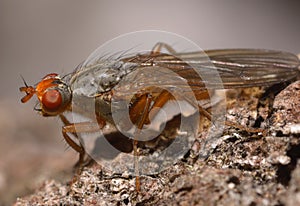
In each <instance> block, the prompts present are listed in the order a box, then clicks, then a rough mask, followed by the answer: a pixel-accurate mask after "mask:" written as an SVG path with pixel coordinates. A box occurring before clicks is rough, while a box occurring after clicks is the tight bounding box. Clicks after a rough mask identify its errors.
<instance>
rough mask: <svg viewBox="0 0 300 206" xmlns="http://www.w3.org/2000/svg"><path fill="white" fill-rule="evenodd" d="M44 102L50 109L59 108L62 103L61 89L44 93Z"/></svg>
mask: <svg viewBox="0 0 300 206" xmlns="http://www.w3.org/2000/svg"><path fill="white" fill-rule="evenodd" d="M42 104H43V106H44V107H46V108H47V109H49V110H52V111H53V110H57V109H59V107H60V106H61V104H62V97H61V94H60V92H59V91H57V90H55V89H53V90H48V91H46V92H45V93H44V94H43V98H42Z"/></svg>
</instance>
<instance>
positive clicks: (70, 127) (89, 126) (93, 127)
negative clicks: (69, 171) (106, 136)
mask: <svg viewBox="0 0 300 206" xmlns="http://www.w3.org/2000/svg"><path fill="white" fill-rule="evenodd" d="M59 117H60V119H61V121H62V122H63V123H64V126H63V127H62V134H63V137H64V139H65V141H66V142H67V143H68V145H69V146H70V147H71V148H72V149H74V150H75V151H76V152H78V153H79V160H78V163H76V165H79V167H81V166H82V165H83V163H84V156H85V154H86V152H85V149H84V147H83V145H82V144H81V142H80V141H79V137H78V133H82V132H96V131H98V130H99V129H102V128H103V127H104V126H105V121H104V120H102V119H101V121H98V122H97V123H95V122H79V123H71V122H70V121H69V120H68V119H67V118H66V117H65V116H64V115H59ZM68 133H72V134H73V135H74V137H75V138H76V139H77V140H78V143H77V142H76V141H74V140H73V139H72V138H71V137H70V136H69V134H68Z"/></svg>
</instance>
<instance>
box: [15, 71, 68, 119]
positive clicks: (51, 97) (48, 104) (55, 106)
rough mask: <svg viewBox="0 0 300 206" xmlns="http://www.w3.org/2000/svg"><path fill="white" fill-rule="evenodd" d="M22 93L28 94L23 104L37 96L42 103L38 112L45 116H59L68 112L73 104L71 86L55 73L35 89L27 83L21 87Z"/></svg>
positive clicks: (45, 78)
mask: <svg viewBox="0 0 300 206" xmlns="http://www.w3.org/2000/svg"><path fill="white" fill-rule="evenodd" d="M24 83H25V81H24ZM20 91H22V92H25V93H26V96H24V97H23V98H22V99H21V102H22V103H25V102H27V101H28V100H29V99H30V98H31V97H32V96H33V95H34V94H36V96H37V98H38V101H39V103H40V108H39V109H36V110H38V111H40V112H41V113H42V115H43V116H55V115H58V114H60V113H62V112H64V111H65V110H67V108H68V107H69V106H70V103H71V90H70V88H69V86H68V85H67V84H66V83H64V82H63V81H62V80H61V78H60V77H59V76H58V75H57V74H55V73H51V74H48V75H46V76H45V77H44V78H43V79H42V80H41V81H40V82H39V83H38V84H37V85H36V86H35V87H33V86H28V85H27V84H26V83H25V87H21V88H20Z"/></svg>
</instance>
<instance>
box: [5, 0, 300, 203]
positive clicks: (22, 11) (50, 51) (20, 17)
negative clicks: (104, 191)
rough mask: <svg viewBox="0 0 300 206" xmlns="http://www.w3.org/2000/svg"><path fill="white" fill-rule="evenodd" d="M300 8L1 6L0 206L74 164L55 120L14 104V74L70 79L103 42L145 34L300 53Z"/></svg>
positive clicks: (274, 4)
mask: <svg viewBox="0 0 300 206" xmlns="http://www.w3.org/2000/svg"><path fill="white" fill-rule="evenodd" d="M299 8H300V3H299V1H271V0H269V1H259V0H257V1H247V2H246V1H243V2H242V1H233V0H230V1H221V0H219V1H208V0H207V1H196V0H195V1H174V0H172V1H171V0H170V1H143V2H141V1H137V0H136V1H126V2H125V1H96V0H90V1H80V0H64V1H61V0H43V1H40V0H26V1H20V0H0V71H1V74H0V88H1V89H0V205H1V204H5V203H6V204H8V203H9V202H11V201H12V200H14V199H15V198H16V196H18V195H24V194H26V193H28V192H30V191H31V190H32V189H34V188H35V187H37V186H38V185H39V184H41V183H42V181H43V180H44V179H45V178H49V177H50V178H51V177H53V178H61V179H63V178H65V177H66V178H67V177H68V174H70V171H71V168H72V165H73V164H74V163H75V162H76V160H77V156H76V154H75V153H74V152H73V151H71V150H70V149H68V150H65V149H64V148H65V143H64V142H63V141H62V137H61V135H60V124H59V121H58V119H56V118H48V119H46V118H43V117H40V116H39V115H38V114H36V113H35V112H34V111H33V110H32V108H33V106H34V104H35V101H30V102H29V103H28V104H21V103H20V98H21V97H22V96H23V94H20V93H19V91H18V88H19V87H20V86H22V84H23V83H22V80H21V78H20V75H22V76H24V78H25V79H26V81H27V82H28V83H29V84H34V83H36V82H37V81H39V80H40V79H41V78H42V77H43V76H44V75H46V74H47V73H51V72H57V73H68V72H70V71H72V69H73V68H74V67H75V66H76V65H77V64H78V63H80V62H81V61H82V60H83V59H84V58H86V57H87V56H88V55H89V54H90V53H91V52H92V51H93V50H94V49H96V48H97V47H98V46H99V45H101V44H103V43H104V42H106V41H107V40H110V39H112V38H114V37H116V36H118V35H121V34H124V33H127V32H133V31H136V30H146V29H155V30H164V31H169V32H174V33H177V34H180V35H182V36H185V37H187V38H189V39H190V40H192V41H194V42H195V43H197V44H198V45H199V46H200V47H202V48H203V49H213V48H235V47H239V48H240V47H243V48H267V49H279V50H285V51H290V52H293V53H300V12H299ZM158 41H159V40H158ZM33 177H34V178H33Z"/></svg>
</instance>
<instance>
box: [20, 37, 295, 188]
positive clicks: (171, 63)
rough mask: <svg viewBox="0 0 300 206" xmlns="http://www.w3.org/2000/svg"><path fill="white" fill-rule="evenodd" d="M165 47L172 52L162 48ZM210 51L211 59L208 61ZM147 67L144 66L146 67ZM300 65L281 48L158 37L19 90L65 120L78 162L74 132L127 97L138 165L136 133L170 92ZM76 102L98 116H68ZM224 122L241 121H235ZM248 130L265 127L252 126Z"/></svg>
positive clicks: (109, 115) (287, 76) (242, 81)
mask: <svg viewBox="0 0 300 206" xmlns="http://www.w3.org/2000/svg"><path fill="white" fill-rule="evenodd" d="M162 48H165V49H166V50H167V51H169V53H162V52H161V49H162ZM207 56H208V57H209V60H210V62H208V61H207ZM143 68H145V69H144V70H142V69H143ZM196 68H200V73H201V74H203V75H201V77H200V76H199V75H198V74H197V71H199V69H198V70H197V69H196ZM299 68H300V61H299V59H298V57H297V56H296V55H294V54H291V53H287V52H282V51H272V50H261V49H221V50H208V51H204V52H188V53H178V52H175V51H174V50H173V49H172V48H171V47H170V46H168V45H167V44H164V43H158V44H157V45H156V46H155V47H154V48H153V50H152V51H151V52H149V53H143V54H138V55H132V56H129V55H127V56H122V57H119V58H117V59H114V60H113V59H111V58H108V59H104V58H100V59H98V60H96V61H94V62H87V63H86V64H84V65H79V66H78V68H76V69H75V70H74V71H73V72H72V73H70V74H68V75H66V76H64V77H60V76H59V75H58V74H56V73H50V74H48V75H46V76H45V77H44V78H43V79H42V80H41V81H40V82H38V83H37V84H36V85H35V86H28V85H27V84H26V83H25V81H24V83H25V86H24V87H21V88H20V91H21V92H25V93H26V95H25V96H24V97H23V98H22V99H21V101H22V103H25V102H27V101H28V100H29V99H30V98H31V97H32V96H33V95H36V96H37V98H38V101H39V106H40V108H39V109H37V110H39V111H40V113H41V114H42V115H43V116H59V117H60V119H61V120H62V122H63V123H64V126H63V127H62V134H63V137H64V139H65V140H66V142H67V143H68V144H69V145H70V146H71V147H72V148H73V149H74V150H75V151H77V152H78V153H79V163H80V164H82V163H83V162H84V159H85V155H86V151H85V148H84V147H83V145H82V144H81V142H80V141H78V142H77V141H76V140H74V139H73V138H71V136H70V134H73V135H74V136H75V137H76V138H78V134H80V133H85V132H94V131H97V130H99V129H103V128H104V127H105V125H106V124H111V125H115V124H116V123H115V121H114V116H113V112H112V107H113V102H117V103H119V102H122V101H123V100H126V101H128V102H129V106H128V110H129V111H128V114H129V121H128V122H130V123H132V124H133V125H134V126H135V128H137V130H136V131H135V132H132V133H131V134H132V135H133V138H132V139H131V140H132V141H131V143H132V150H133V151H134V156H135V157H136V159H135V164H136V165H138V164H137V156H138V155H139V141H138V140H139V139H138V138H136V137H137V136H139V135H140V134H141V131H142V130H143V128H144V127H145V126H147V125H149V124H150V123H151V120H152V119H154V120H155V116H156V115H158V113H159V110H157V108H163V107H164V106H165V105H166V104H168V103H169V102H171V101H173V100H174V99H176V98H175V97H174V95H173V94H172V91H173V90H175V89H176V88H180V92H178V93H180V94H179V95H180V98H182V99H184V100H187V101H188V102H189V98H188V97H189V96H191V95H193V96H194V97H195V99H196V100H197V102H198V103H199V102H201V101H202V100H207V99H209V98H210V94H209V91H210V90H218V89H234V88H244V87H257V86H271V85H273V84H277V83H281V82H289V81H293V80H295V79H296V78H297V77H298V76H299V73H300V72H299ZM152 71H153V73H152ZM146 72H150V73H151V74H150V75H149V74H146ZM212 72H217V73H218V75H219V76H220V78H221V80H222V81H221V82H214V81H210V78H205V77H206V76H209V75H210V74H213V73H212ZM171 73H172V74H173V73H174V74H176V75H177V77H176V78H175V79H176V81H173V80H174V79H172V80H170V75H171ZM157 74H159V75H157ZM158 76H159V78H158ZM211 80H213V78H211ZM182 82H183V83H182ZM184 83H186V84H184ZM139 86H142V87H141V88H142V89H139V91H137V88H140V87H139ZM165 88H168V89H165ZM208 88H210V89H208ZM74 99H79V100H80V99H83V102H84V99H93V101H94V102H95V104H93V105H92V107H94V108H93V110H92V111H93V112H94V114H91V113H90V111H91V110H90V108H89V106H88V105H87V104H84V103H76V101H74ZM193 106H196V107H197V109H198V111H199V113H200V114H202V115H204V116H205V117H207V118H208V119H209V120H211V118H212V117H211V114H210V112H209V111H207V110H206V109H205V108H204V107H203V106H201V104H200V103H199V104H198V105H194V104H193ZM75 108H76V112H78V113H80V114H81V115H82V116H86V117H90V116H91V115H96V119H95V121H93V122H88V121H87V122H76V123H72V122H70V121H69V120H68V119H67V118H66V116H65V112H75ZM150 115H151V116H152V119H151V118H150ZM170 119H171V118H169V119H168V120H170ZM123 123H124V122H123ZM126 123H127V122H125V123H124V125H123V127H125V128H127V129H128V130H129V129H130V124H129V126H128V125H126ZM226 123H227V124H229V125H234V126H237V127H239V125H237V124H233V123H232V124H231V123H229V122H226ZM241 128H243V127H241ZM249 130H250V131H261V130H255V129H254V130H251V128H249ZM167 132H169V133H172V132H175V131H172V132H170V131H167ZM169 133H168V134H169ZM129 151H131V150H129ZM135 172H136V175H137V176H138V174H139V172H138V168H135ZM136 180H137V181H136V187H137V188H139V187H140V186H139V180H138V178H137V179H136Z"/></svg>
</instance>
